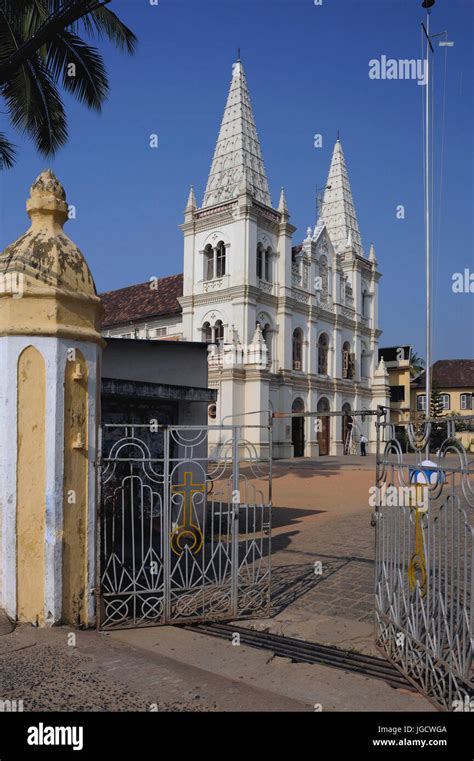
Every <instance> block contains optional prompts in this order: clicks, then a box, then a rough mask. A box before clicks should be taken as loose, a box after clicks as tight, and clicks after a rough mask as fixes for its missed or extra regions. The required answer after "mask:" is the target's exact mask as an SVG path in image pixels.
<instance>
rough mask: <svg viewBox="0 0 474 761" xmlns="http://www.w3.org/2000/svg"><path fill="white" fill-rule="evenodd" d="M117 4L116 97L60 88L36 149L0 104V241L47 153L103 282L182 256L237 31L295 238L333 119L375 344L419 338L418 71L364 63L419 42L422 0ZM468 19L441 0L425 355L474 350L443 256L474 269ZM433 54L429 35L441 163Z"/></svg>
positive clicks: (467, 8)
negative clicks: (102, 99)
mask: <svg viewBox="0 0 474 761" xmlns="http://www.w3.org/2000/svg"><path fill="white" fill-rule="evenodd" d="M111 8H112V9H113V10H115V11H116V12H117V13H119V15H120V16H121V17H122V18H123V20H124V21H125V22H126V23H127V24H128V25H129V26H130V27H131V28H132V29H133V30H134V31H135V33H136V34H137V36H138V38H139V48H138V52H137V54H136V56H135V57H133V58H129V57H126V56H121V55H119V54H118V53H117V52H116V51H115V50H114V49H113V48H111V47H109V46H108V45H104V44H101V49H102V50H103V52H104V53H105V58H106V63H107V68H108V72H109V77H110V85H111V93H110V98H109V100H108V102H107V103H106V105H105V108H104V110H103V113H102V114H101V115H97V114H95V113H91V112H89V111H87V110H86V109H85V108H83V107H81V106H79V105H78V104H76V103H74V102H73V101H71V100H70V99H69V98H65V100H66V102H67V105H68V113H69V128H70V140H69V143H68V145H67V146H66V147H65V148H64V149H63V150H61V151H60V153H58V155H57V156H56V158H55V159H54V160H49V161H47V160H45V159H43V158H41V157H39V156H38V155H37V154H36V153H35V151H34V148H33V147H32V145H31V144H30V143H29V142H27V141H25V140H23V139H22V137H21V135H19V134H18V133H15V131H14V130H13V129H12V128H11V127H10V125H9V123H8V121H7V118H6V115H5V112H4V111H2V112H1V115H0V123H1V126H0V130H2V131H6V132H7V133H8V134H9V135H10V137H11V138H12V139H13V141H14V142H15V143H16V145H17V146H18V148H19V153H20V156H19V160H18V162H17V164H16V166H15V168H14V169H13V170H10V171H8V172H3V173H1V174H0V194H1V195H0V247H1V248H3V247H4V246H5V245H7V244H8V243H10V242H11V241H12V240H14V239H15V238H17V237H18V236H19V235H20V234H22V233H23V232H24V230H25V229H26V227H27V224H28V219H27V217H26V215H25V211H24V208H25V206H24V204H25V199H26V196H27V191H28V188H29V186H30V184H31V182H32V180H33V179H34V178H35V177H36V175H37V174H38V173H39V172H40V171H41V170H42V169H43V168H45V167H46V166H50V167H51V168H52V169H53V170H54V171H55V172H56V174H57V175H58V177H59V178H60V180H61V181H62V182H63V184H64V186H65V188H66V191H67V193H68V201H69V202H70V203H73V204H74V205H75V206H76V209H77V218H76V220H74V221H70V222H68V224H67V232H68V234H69V235H70V237H72V238H73V240H75V242H76V243H77V244H78V245H79V246H80V247H81V249H82V250H83V251H84V253H85V254H86V257H87V259H88V262H89V264H90V267H91V269H92V272H93V274H94V277H95V280H96V284H97V288H98V290H99V291H103V290H109V289H112V288H119V287H121V286H124V285H128V284H131V283H136V282H142V281H144V280H147V279H148V278H150V277H152V276H163V275H167V274H173V273H176V272H181V271H182V256H183V245H182V234H181V231H180V230H179V229H178V225H179V224H180V223H181V222H182V221H183V209H184V206H185V203H186V199H187V195H188V191H189V185H190V184H191V183H193V184H194V186H195V189H196V194H197V197H198V202H199V203H200V202H201V200H202V196H203V191H204V188H205V184H206V180H207V175H208V171H209V167H210V163H211V158H212V154H213V151H214V146H215V142H216V138H217V134H218V129H219V125H220V120H221V117H222V112H223V109H224V105H225V100H226V97H227V91H228V87H229V83H230V77H231V67H232V63H233V62H234V60H235V58H236V50H237V48H238V47H239V46H240V47H241V49H242V60H243V63H244V67H245V71H246V74H247V79H248V82H249V88H250V94H251V98H252V103H253V108H254V113H255V118H256V123H257V129H258V132H259V136H260V140H261V144H262V150H263V156H264V160H265V166H266V169H267V174H268V178H269V182H270V189H271V194H272V200H273V203H274V204H277V203H278V196H279V190H280V187H281V186H282V185H284V186H285V189H286V196H287V202H288V206H289V210H290V213H291V220H292V222H293V223H294V224H295V225H296V226H297V227H298V230H297V233H296V234H295V238H294V242H295V244H296V243H298V242H300V240H301V239H302V238H303V237H304V233H305V230H306V228H307V226H308V225H314V222H315V208H314V207H315V188H316V186H317V185H318V186H320V187H321V186H322V185H323V184H324V183H325V181H326V177H327V172H328V169H329V163H330V158H331V153H332V148H333V144H334V141H335V138H336V134H337V130H340V134H341V140H342V144H343V147H344V152H345V156H346V160H347V164H348V168H349V174H350V179H351V184H352V190H353V194H354V200H355V205H356V209H357V213H358V218H359V224H360V228H361V233H362V239H363V243H364V246H365V249H366V252H367V251H368V249H369V245H370V242H371V241H374V244H375V247H376V252H377V258H378V260H379V268H380V270H381V272H382V274H383V278H382V280H381V283H380V310H379V321H380V326H381V328H382V329H383V331H384V334H383V336H382V339H381V345H392V344H396V345H400V344H405V343H412V344H413V345H414V346H415V348H416V349H417V350H418V352H420V353H422V354H424V351H425V346H424V281H423V279H424V269H423V267H424V262H423V260H424V234H423V185H422V128H421V113H422V107H421V90H422V87H420V86H419V85H418V84H417V83H416V82H415V81H413V80H390V81H389V80H386V81H374V80H371V79H369V76H368V71H369V61H370V60H371V59H373V58H380V57H381V56H382V55H386V56H387V57H392V58H395V59H401V58H419V57H420V55H421V38H420V23H421V20H422V19H423V18H424V12H423V11H422V9H421V0H323V2H322V5H321V6H316V5H315V4H314V0H159V2H158V6H156V7H155V6H151V5H150V3H149V0H113V2H112V4H111ZM473 21H474V3H473V2H472V0H437V3H436V5H435V8H434V11H433V14H432V31H433V32H438V31H440V32H441V31H444V30H448V32H449V38H450V39H452V40H454V42H455V45H454V47H453V48H449V49H448V51H447V55H448V67H447V86H446V121H445V143H444V171H443V175H442V176H443V199H444V200H443V204H442V208H441V219H440V216H439V209H438V208H436V210H435V224H434V228H435V245H434V271H435V273H436V277H435V282H434V293H435V310H434V341H433V354H434V358H435V359H438V358H455V357H470V356H473V353H474V352H473V348H474V339H473V322H474V320H473V316H474V312H473V303H474V294H469V293H461V294H454V293H453V292H452V289H451V285H452V275H453V273H454V272H463V271H464V269H465V268H470V271H471V272H474V257H473V250H474V248H473V243H474V240H473V238H474V234H473V230H474V224H473V210H474V204H473V200H474V199H473V147H474V146H473V140H474V137H473V136H474V129H473V127H474V124H473V89H474V88H473V81H472V78H473V71H474V66H473V64H474V56H473V50H474V43H473V39H474V38H473V32H474V24H473ZM444 56H445V52H444V49H443V48H438V47H437V48H436V54H435V58H436V60H435V90H436V95H437V98H436V112H435V122H436V127H435V145H434V153H435V161H436V168H437V172H438V178H439V176H440V173H439V168H440V154H441V122H442V94H443V76H444ZM151 133H157V134H158V136H159V148H158V149H151V148H150V147H149V136H150V134H151ZM315 134H321V135H322V136H323V146H322V148H315V147H314V144H313V143H314V135H315ZM438 190H439V185H438V184H437V186H436V193H435V196H436V198H437V197H438ZM400 204H403V205H404V207H405V219H404V220H400V219H397V218H396V208H397V206H398V205H400ZM436 206H437V207H438V204H436ZM439 231H440V234H439Z"/></svg>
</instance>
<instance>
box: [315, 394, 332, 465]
mask: <svg viewBox="0 0 474 761" xmlns="http://www.w3.org/2000/svg"><path fill="white" fill-rule="evenodd" d="M317 410H318V412H329V402H328V400H327V399H326V397H324V396H323V397H322V399H320V400H319V402H318V406H317ZM330 421H331V419H330V417H329V415H328V416H324V417H322V418H321V426H320V429H319V430H318V444H319V454H320V455H321V456H325V455H328V454H329V432H330V427H331V422H330Z"/></svg>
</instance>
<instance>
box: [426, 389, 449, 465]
mask: <svg viewBox="0 0 474 761" xmlns="http://www.w3.org/2000/svg"><path fill="white" fill-rule="evenodd" d="M430 417H431V418H434V419H435V420H434V421H433V422H432V423H431V436H430V449H431V450H432V451H433V452H436V451H437V450H438V449H439V447H440V446H441V444H442V443H443V441H444V439H445V438H446V432H447V428H446V423H444V422H441V418H443V417H445V415H444V404H443V398H442V395H441V392H440V390H439V388H438V387H437V386H436V384H433V385H432V387H431V398H430ZM438 420H439V421H440V422H438Z"/></svg>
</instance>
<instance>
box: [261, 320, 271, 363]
mask: <svg viewBox="0 0 474 761" xmlns="http://www.w3.org/2000/svg"><path fill="white" fill-rule="evenodd" d="M262 336H263V340H264V341H265V343H266V345H267V361H268V362H270V361H271V358H272V328H271V325H269V323H268V322H267V323H266V324H265V326H264V327H263V328H262Z"/></svg>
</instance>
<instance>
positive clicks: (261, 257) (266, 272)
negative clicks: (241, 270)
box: [257, 243, 272, 283]
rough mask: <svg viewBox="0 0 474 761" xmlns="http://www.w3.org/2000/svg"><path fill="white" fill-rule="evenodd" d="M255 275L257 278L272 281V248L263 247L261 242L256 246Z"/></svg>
mask: <svg viewBox="0 0 474 761" xmlns="http://www.w3.org/2000/svg"><path fill="white" fill-rule="evenodd" d="M257 277H258V278H259V280H266V281H267V283H271V282H272V249H271V246H268V248H266V249H264V248H263V245H262V244H261V243H259V244H258V246H257Z"/></svg>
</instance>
